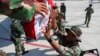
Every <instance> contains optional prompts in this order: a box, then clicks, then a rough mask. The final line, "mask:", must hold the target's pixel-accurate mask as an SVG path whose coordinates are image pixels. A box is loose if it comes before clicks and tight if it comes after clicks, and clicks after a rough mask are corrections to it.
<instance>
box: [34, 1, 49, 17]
mask: <svg viewBox="0 0 100 56" xmlns="http://www.w3.org/2000/svg"><path fill="white" fill-rule="evenodd" d="M35 6H36V10H35V12H36V13H40V14H41V15H43V16H45V15H44V13H46V14H48V9H47V7H46V5H45V4H44V3H41V2H35ZM43 12H44V13H43Z"/></svg>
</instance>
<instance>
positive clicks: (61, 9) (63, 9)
mask: <svg viewBox="0 0 100 56" xmlns="http://www.w3.org/2000/svg"><path fill="white" fill-rule="evenodd" d="M60 12H61V13H63V15H64V17H63V19H64V20H66V19H65V17H66V5H65V4H64V3H61V6H60Z"/></svg>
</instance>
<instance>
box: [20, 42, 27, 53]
mask: <svg viewBox="0 0 100 56" xmlns="http://www.w3.org/2000/svg"><path fill="white" fill-rule="evenodd" d="M21 51H22V55H24V54H26V53H28V51H25V47H24V44H21Z"/></svg>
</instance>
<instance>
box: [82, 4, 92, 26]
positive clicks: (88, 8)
mask: <svg viewBox="0 0 100 56" xmlns="http://www.w3.org/2000/svg"><path fill="white" fill-rule="evenodd" d="M85 11H87V12H86V17H85V22H84V23H85V24H86V27H89V23H90V20H91V15H92V13H94V10H93V8H92V4H90V5H89V7H87V8H86V9H85Z"/></svg>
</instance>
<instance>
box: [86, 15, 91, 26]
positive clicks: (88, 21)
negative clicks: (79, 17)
mask: <svg viewBox="0 0 100 56" xmlns="http://www.w3.org/2000/svg"><path fill="white" fill-rule="evenodd" d="M90 20H91V16H89V17H88V20H87V25H86V27H89V23H90Z"/></svg>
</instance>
